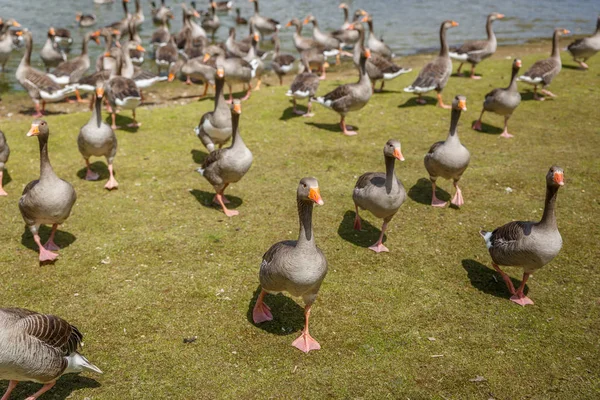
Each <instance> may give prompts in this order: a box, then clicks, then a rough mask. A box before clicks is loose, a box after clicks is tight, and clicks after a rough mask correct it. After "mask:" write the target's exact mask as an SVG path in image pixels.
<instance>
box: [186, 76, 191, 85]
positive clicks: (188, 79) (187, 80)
mask: <svg viewBox="0 0 600 400" xmlns="http://www.w3.org/2000/svg"><path fill="white" fill-rule="evenodd" d="M185 84H186V85H191V84H192V80H191V79H190V76H189V75H187V76H186V79H185Z"/></svg>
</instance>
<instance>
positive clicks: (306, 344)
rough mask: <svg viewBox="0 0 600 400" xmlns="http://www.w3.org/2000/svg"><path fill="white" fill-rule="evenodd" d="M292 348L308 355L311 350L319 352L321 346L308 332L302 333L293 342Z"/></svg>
mask: <svg viewBox="0 0 600 400" xmlns="http://www.w3.org/2000/svg"><path fill="white" fill-rule="evenodd" d="M292 346H294V347H295V348H297V349H298V350H301V351H303V352H305V353H308V352H309V351H311V350H320V349H321V345H320V344H319V342H317V341H316V340H315V339H313V337H312V336H310V334H309V333H308V332H304V331H302V335H300V336H299V337H298V339H296V340H294V342H293V343H292Z"/></svg>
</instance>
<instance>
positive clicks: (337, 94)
mask: <svg viewBox="0 0 600 400" xmlns="http://www.w3.org/2000/svg"><path fill="white" fill-rule="evenodd" d="M369 58H371V51H370V50H369V49H365V50H364V51H363V52H362V53H361V55H360V64H359V76H360V77H359V80H358V82H357V83H347V84H345V85H341V86H338V87H337V88H335V89H334V90H333V91H331V92H329V93H327V94H326V95H325V96H323V97H317V99H316V101H317V103H319V104H321V105H323V106H325V107H327V108H331V109H332V110H334V111H335V112H337V113H338V114H340V116H341V117H342V118H341V121H340V127H341V128H342V133H343V134H344V135H346V136H354V135H357V134H358V132H355V131H353V130H352V127H350V126H346V114H348V113H349V112H351V111H358V110H360V109H361V108H363V107H364V106H366V105H367V103H368V102H369V99H370V98H371V95H372V94H373V87H372V86H371V80H370V79H369V75H367V68H366V62H367V60H368V59H369Z"/></svg>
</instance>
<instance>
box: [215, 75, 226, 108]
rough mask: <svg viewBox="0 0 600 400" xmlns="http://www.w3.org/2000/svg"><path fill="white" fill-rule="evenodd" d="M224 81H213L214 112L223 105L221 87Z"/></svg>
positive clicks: (218, 79)
mask: <svg viewBox="0 0 600 400" xmlns="http://www.w3.org/2000/svg"><path fill="white" fill-rule="evenodd" d="M224 85H225V81H224V80H223V79H222V78H217V79H215V111H217V109H218V108H219V105H221V104H225V97H224V96H223V86H224Z"/></svg>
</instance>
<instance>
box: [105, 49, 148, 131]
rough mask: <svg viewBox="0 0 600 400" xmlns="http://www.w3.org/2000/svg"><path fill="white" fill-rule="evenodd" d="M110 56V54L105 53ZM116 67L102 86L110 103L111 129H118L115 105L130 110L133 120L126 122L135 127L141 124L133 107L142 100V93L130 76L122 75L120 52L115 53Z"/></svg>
mask: <svg viewBox="0 0 600 400" xmlns="http://www.w3.org/2000/svg"><path fill="white" fill-rule="evenodd" d="M106 56H107V57H108V56H110V54H106ZM116 63H117V67H116V68H115V69H114V70H113V71H112V72H111V74H110V79H109V80H108V82H106V84H105V86H104V90H105V94H106V98H107V100H108V103H109V104H110V110H109V112H110V113H111V118H112V125H111V128H112V129H118V127H117V125H116V123H115V121H116V112H117V107H119V108H120V109H125V110H131V112H132V114H133V122H132V123H130V124H128V125H127V126H128V127H132V128H137V127H140V126H141V125H142V124H141V123H139V122H137V120H136V117H135V109H136V108H137V107H138V106H139V105H140V103H141V102H142V95H141V94H140V89H139V88H138V87H137V85H136V84H135V81H134V80H133V79H130V78H125V77H124V76H121V75H122V70H123V56H122V54H121V52H120V51H119V52H117V54H116Z"/></svg>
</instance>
